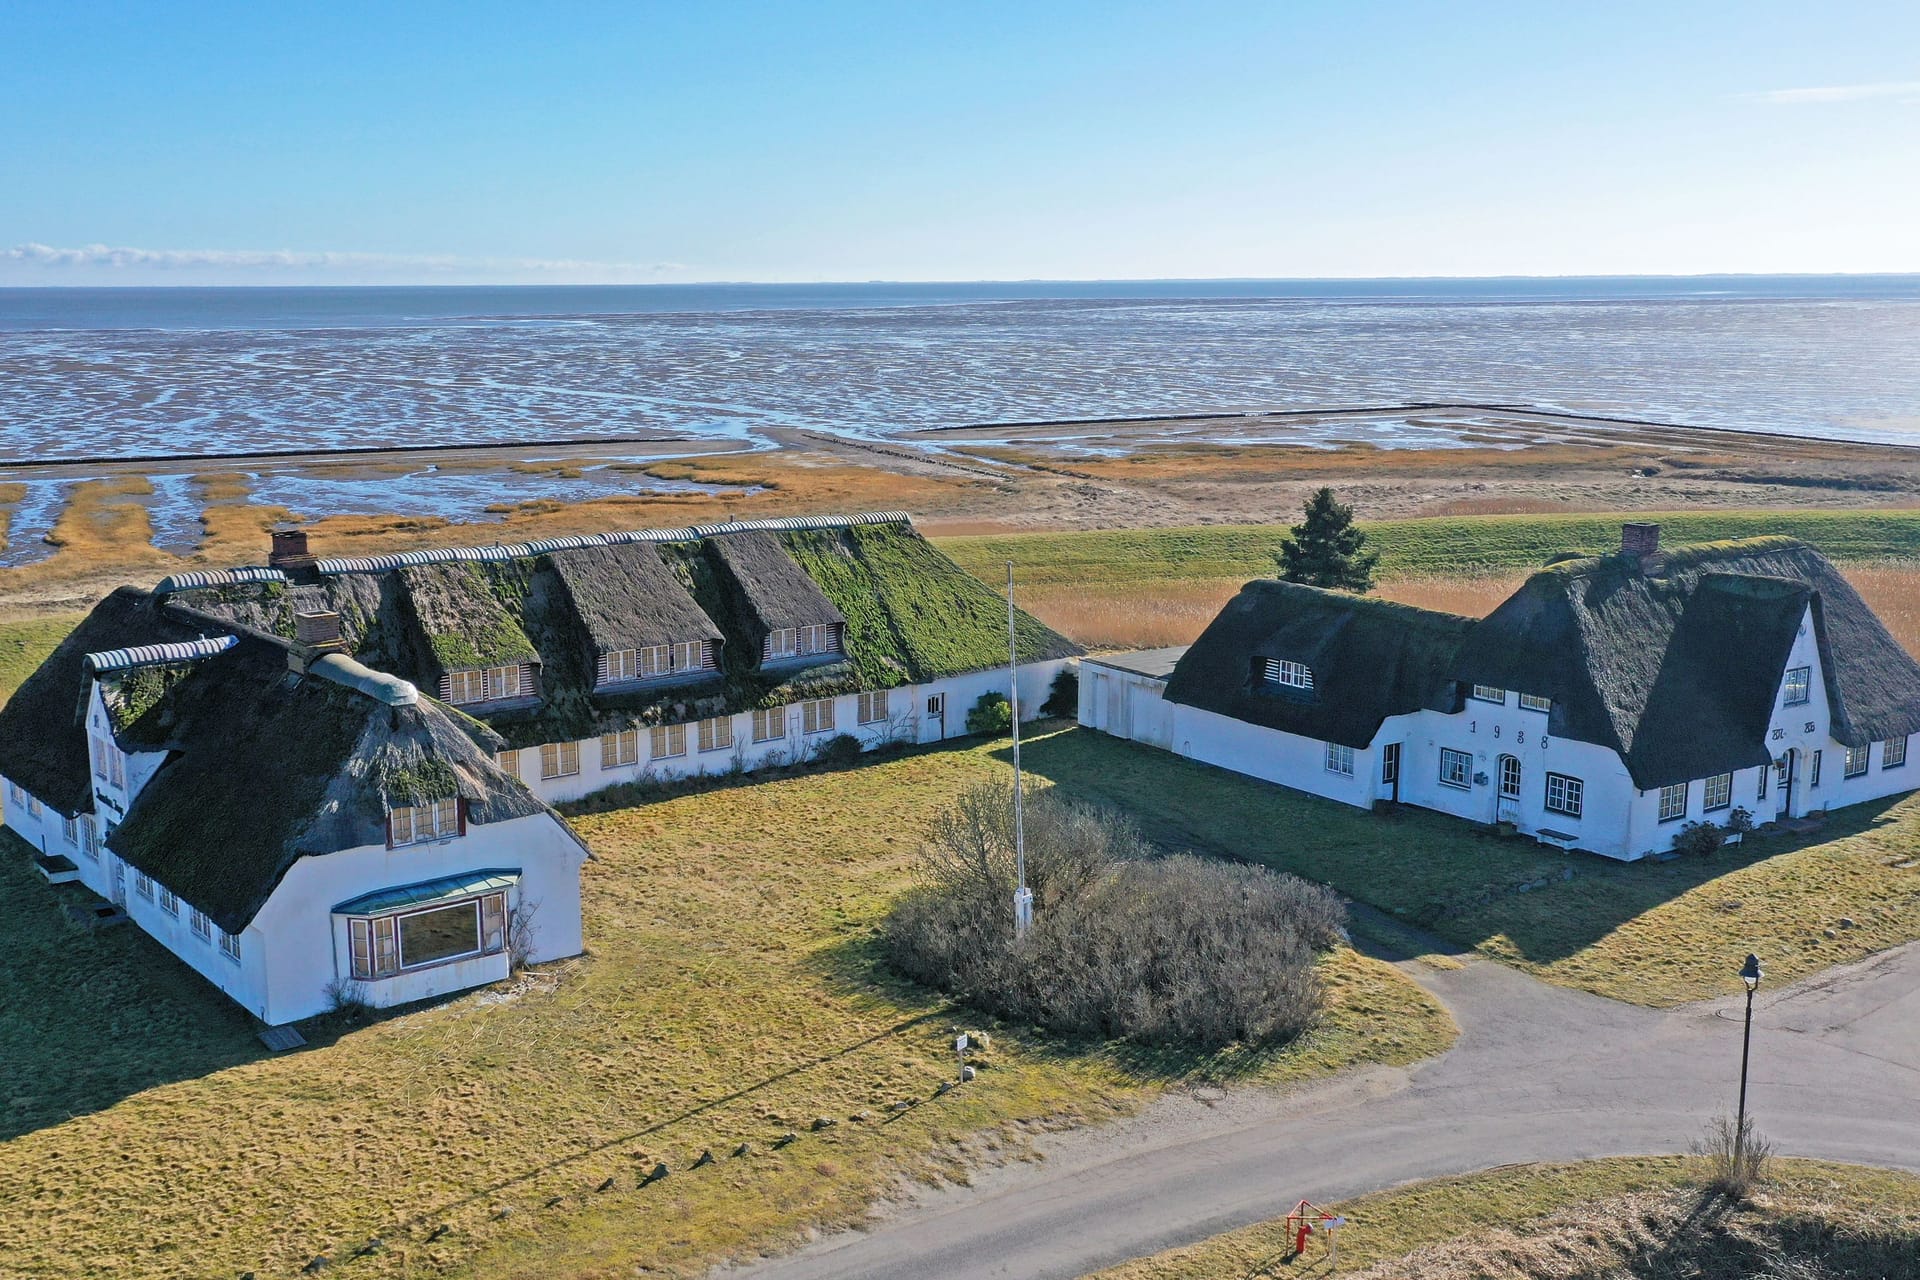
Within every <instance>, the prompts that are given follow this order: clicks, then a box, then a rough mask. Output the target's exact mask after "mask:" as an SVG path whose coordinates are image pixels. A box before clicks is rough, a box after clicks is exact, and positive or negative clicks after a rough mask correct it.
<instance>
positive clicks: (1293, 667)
mask: <svg viewBox="0 0 1920 1280" xmlns="http://www.w3.org/2000/svg"><path fill="white" fill-rule="evenodd" d="M1260 678H1261V679H1262V680H1265V681H1266V682H1267V683H1268V684H1275V685H1279V686H1280V687H1281V688H1283V689H1300V690H1304V691H1308V692H1311V691H1312V689H1313V669H1312V668H1311V667H1309V666H1307V664H1306V663H1304V662H1294V661H1292V660H1291V659H1289V658H1262V659H1260Z"/></svg>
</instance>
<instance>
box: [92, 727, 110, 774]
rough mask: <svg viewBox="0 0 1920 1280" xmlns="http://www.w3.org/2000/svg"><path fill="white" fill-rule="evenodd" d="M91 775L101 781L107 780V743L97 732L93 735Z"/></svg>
mask: <svg viewBox="0 0 1920 1280" xmlns="http://www.w3.org/2000/svg"><path fill="white" fill-rule="evenodd" d="M93 776H94V777H96V778H98V779H100V781H102V782H105V781H106V780H107V744H106V740H105V739H103V738H102V737H101V736H100V735H99V734H97V733H96V734H94V735H93Z"/></svg>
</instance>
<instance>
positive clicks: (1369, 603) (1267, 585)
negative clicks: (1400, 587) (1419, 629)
mask: <svg viewBox="0 0 1920 1280" xmlns="http://www.w3.org/2000/svg"><path fill="white" fill-rule="evenodd" d="M1255 587H1257V588H1259V589H1261V590H1263V591H1307V592H1311V593H1313V594H1314V595H1317V596H1321V597H1324V598H1326V599H1328V600H1338V601H1340V602H1341V603H1343V604H1346V605H1348V606H1350V607H1352V608H1356V609H1367V610H1371V611H1373V612H1376V613H1386V614H1394V615H1397V616H1399V617H1401V618H1403V619H1410V618H1415V617H1418V618H1421V619H1425V620H1428V621H1433V622H1448V623H1453V622H1477V621H1479V619H1477V618H1472V617H1469V616H1468V615H1466V614H1464V613H1449V612H1448V611H1447V610H1445V609H1429V608H1427V607H1426V606H1425V605H1420V604H1407V603H1405V602H1403V601H1399V600H1388V599H1386V598H1385V597H1383V596H1366V595H1360V594H1359V593H1357V592H1353V591H1338V590H1335V589H1334V588H1332V587H1316V586H1314V585H1313V584H1312V583H1310V582H1288V581H1287V580H1286V579H1285V578H1255V579H1253V580H1252V581H1251V582H1248V583H1245V584H1244V585H1242V586H1241V588H1240V589H1241V590H1242V591H1246V590H1248V589H1250V588H1255Z"/></svg>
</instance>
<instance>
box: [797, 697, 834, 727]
mask: <svg viewBox="0 0 1920 1280" xmlns="http://www.w3.org/2000/svg"><path fill="white" fill-rule="evenodd" d="M800 732H802V733H832V732H833V699H832V698H814V699H812V700H811V701H808V702H803V703H801V704H800Z"/></svg>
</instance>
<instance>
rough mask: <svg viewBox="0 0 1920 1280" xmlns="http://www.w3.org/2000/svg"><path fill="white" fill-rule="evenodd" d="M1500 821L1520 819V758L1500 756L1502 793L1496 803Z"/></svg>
mask: <svg viewBox="0 0 1920 1280" xmlns="http://www.w3.org/2000/svg"><path fill="white" fill-rule="evenodd" d="M1494 818H1495V821H1498V822H1518V821H1520V758H1519V757H1518V756H1501V757H1500V794H1499V798H1498V799H1497V800H1496V801H1495V805H1494Z"/></svg>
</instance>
